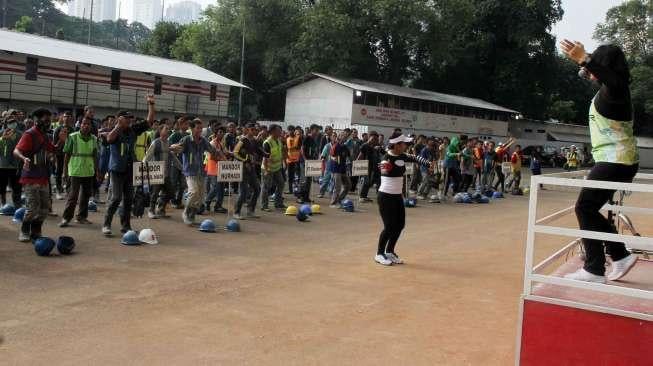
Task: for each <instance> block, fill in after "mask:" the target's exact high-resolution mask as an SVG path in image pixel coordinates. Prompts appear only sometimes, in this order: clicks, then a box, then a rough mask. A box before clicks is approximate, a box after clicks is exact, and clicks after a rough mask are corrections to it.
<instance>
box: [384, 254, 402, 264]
mask: <svg viewBox="0 0 653 366" xmlns="http://www.w3.org/2000/svg"><path fill="white" fill-rule="evenodd" d="M385 257H386V258H388V259H389V260H390V261H391V262H392V263H394V264H404V260H403V259H401V258H399V256H398V255H396V254H394V253H385Z"/></svg>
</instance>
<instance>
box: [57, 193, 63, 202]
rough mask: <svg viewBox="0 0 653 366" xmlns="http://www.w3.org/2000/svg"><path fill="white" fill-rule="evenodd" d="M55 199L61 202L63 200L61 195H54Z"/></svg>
mask: <svg viewBox="0 0 653 366" xmlns="http://www.w3.org/2000/svg"><path fill="white" fill-rule="evenodd" d="M56 199H57V200H59V201H61V200H62V199H63V195H62V194H61V193H57V194H56Z"/></svg>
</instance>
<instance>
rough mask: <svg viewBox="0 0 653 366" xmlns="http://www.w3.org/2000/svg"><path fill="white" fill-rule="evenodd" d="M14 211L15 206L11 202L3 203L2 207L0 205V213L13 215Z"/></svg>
mask: <svg viewBox="0 0 653 366" xmlns="http://www.w3.org/2000/svg"><path fill="white" fill-rule="evenodd" d="M15 212H16V208H15V207H14V205H12V204H11V203H5V204H4V205H3V206H2V207H0V215H4V216H13V215H14V213H15Z"/></svg>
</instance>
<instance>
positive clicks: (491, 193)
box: [483, 189, 494, 197]
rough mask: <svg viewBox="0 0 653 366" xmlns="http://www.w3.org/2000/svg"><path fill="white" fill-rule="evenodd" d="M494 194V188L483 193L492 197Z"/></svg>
mask: <svg viewBox="0 0 653 366" xmlns="http://www.w3.org/2000/svg"><path fill="white" fill-rule="evenodd" d="M493 194H494V189H488V190H486V191H485V192H483V195H484V196H488V197H492V195H493Z"/></svg>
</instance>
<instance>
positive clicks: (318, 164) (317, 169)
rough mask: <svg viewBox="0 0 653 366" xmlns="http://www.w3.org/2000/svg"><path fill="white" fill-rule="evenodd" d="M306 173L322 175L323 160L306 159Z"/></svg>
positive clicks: (310, 175)
mask: <svg viewBox="0 0 653 366" xmlns="http://www.w3.org/2000/svg"><path fill="white" fill-rule="evenodd" d="M304 175H305V176H306V177H319V176H321V175H322V160H306V161H304Z"/></svg>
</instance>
